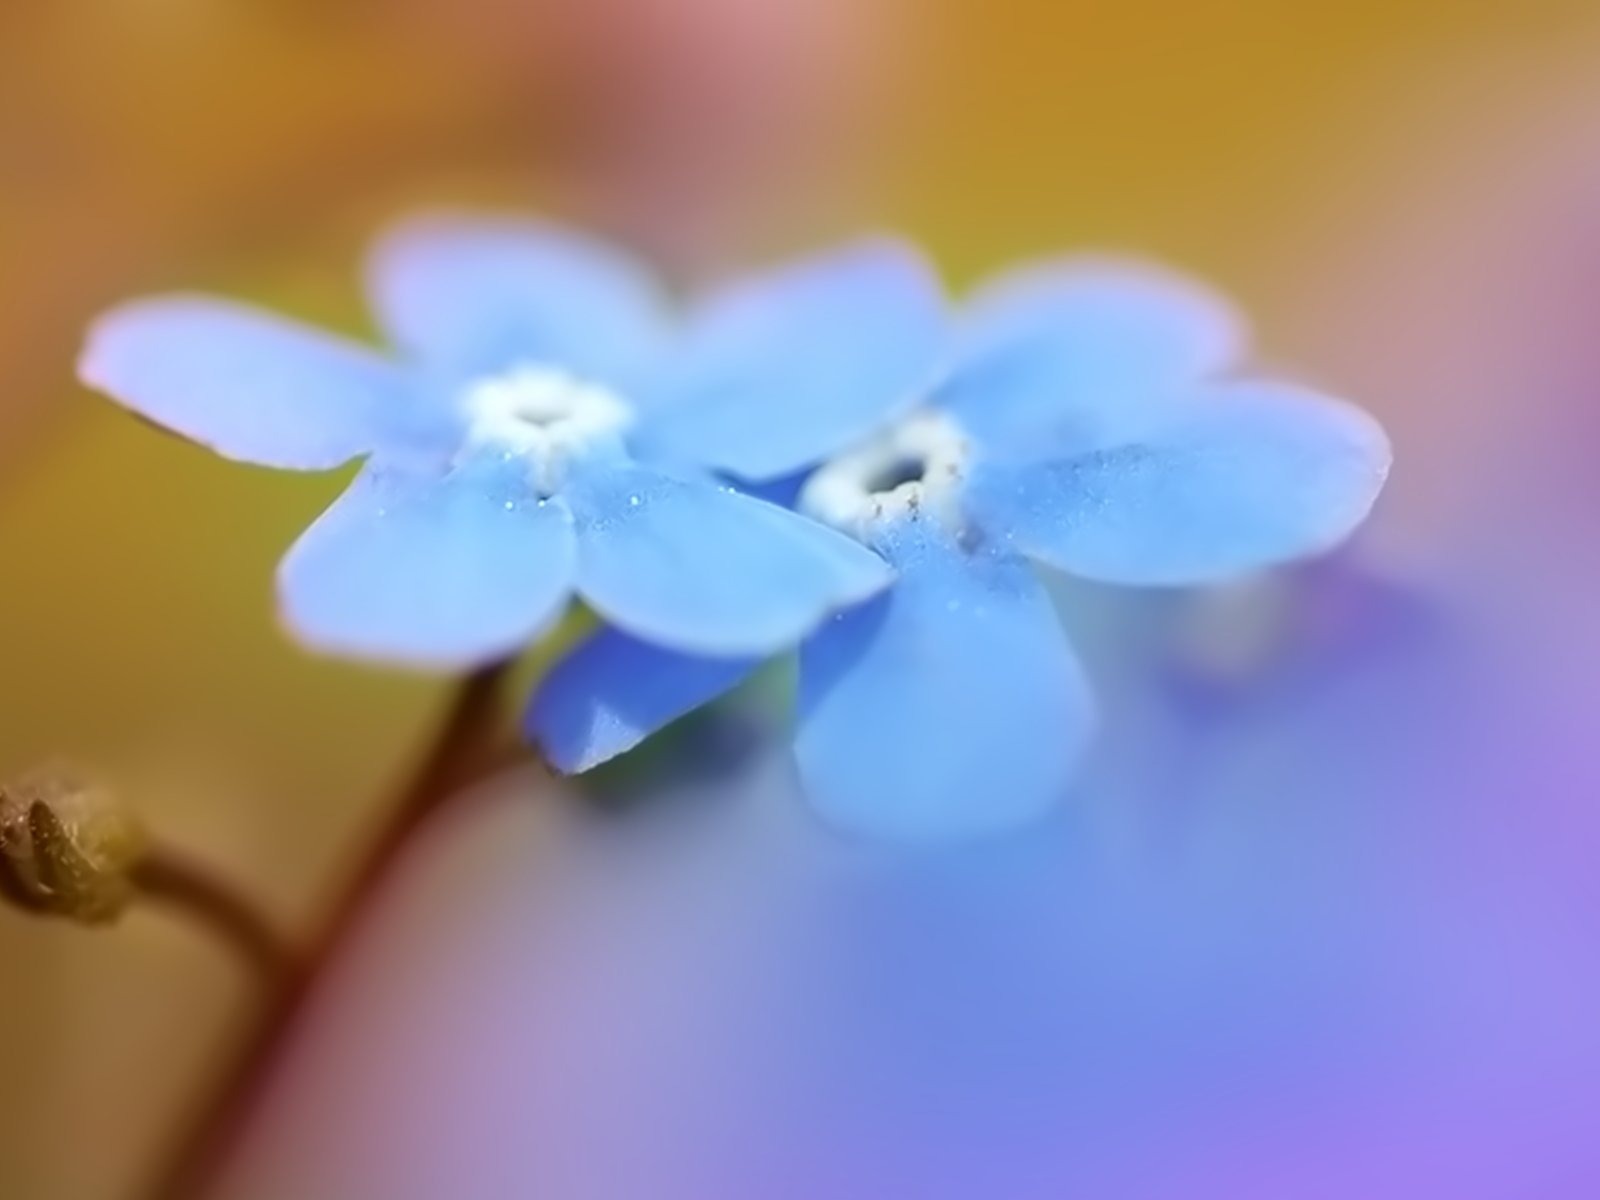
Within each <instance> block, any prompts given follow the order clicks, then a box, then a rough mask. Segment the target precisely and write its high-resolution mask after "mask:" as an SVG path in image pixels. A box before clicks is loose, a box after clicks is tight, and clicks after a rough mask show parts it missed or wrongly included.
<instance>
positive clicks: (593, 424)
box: [461, 365, 633, 495]
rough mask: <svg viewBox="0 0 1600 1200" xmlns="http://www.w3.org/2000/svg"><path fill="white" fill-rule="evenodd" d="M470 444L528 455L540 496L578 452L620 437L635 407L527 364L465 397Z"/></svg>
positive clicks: (485, 382)
mask: <svg viewBox="0 0 1600 1200" xmlns="http://www.w3.org/2000/svg"><path fill="white" fill-rule="evenodd" d="M461 410H462V413H463V415H464V416H465V418H466V423H467V432H466V444H467V447H468V449H471V450H479V449H484V448H492V449H496V450H499V451H500V452H501V453H502V454H503V455H504V456H505V457H506V458H507V459H511V458H525V459H526V460H527V462H528V469H529V474H530V477H531V478H532V480H533V483H534V486H535V488H536V489H537V490H538V491H539V493H540V494H541V495H550V494H551V493H553V492H554V491H556V490H557V489H558V488H559V487H560V485H561V477H562V475H563V473H564V469H565V466H566V463H567V462H568V461H569V460H570V459H571V458H573V457H575V456H576V455H578V454H580V453H583V452H586V451H592V450H597V449H604V448H606V447H607V446H608V445H614V444H616V443H617V442H619V441H620V439H621V437H622V435H623V434H624V433H625V432H626V431H627V429H628V427H629V426H630V425H631V424H632V423H633V410H632V408H630V407H629V405H628V403H627V402H626V401H625V400H623V399H622V398H621V397H620V396H617V395H616V394H615V393H613V392H610V391H607V390H606V389H605V388H603V387H600V386H598V385H596V384H592V383H589V382H587V381H585V380H582V379H578V378H576V377H575V376H572V375H568V374H567V373H566V372H564V371H559V370H556V369H553V368H550V367H541V366H535V365H527V366H520V367H516V368H514V369H512V370H510V371H508V372H506V373H505V374H503V375H495V376H492V377H490V378H487V379H482V380H479V381H478V382H476V383H474V384H473V385H472V386H471V387H469V388H468V389H467V390H466V391H465V392H464V393H463V394H462V397H461Z"/></svg>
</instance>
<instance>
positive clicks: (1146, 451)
mask: <svg viewBox="0 0 1600 1200" xmlns="http://www.w3.org/2000/svg"><path fill="white" fill-rule="evenodd" d="M896 261H899V260H897V259H896V258H895V256H892V255H889V254H887V253H886V251H885V250H884V248H883V247H882V246H880V247H879V248H878V250H877V252H876V255H875V256H872V255H869V256H866V257H863V256H862V254H861V252H860V251H859V250H854V251H850V252H847V253H845V254H843V255H841V256H838V257H835V258H832V259H823V260H820V261H818V262H814V263H810V264H807V265H805V266H802V267H800V268H796V269H791V270H790V271H787V272H783V273H780V274H779V275H778V276H776V277H774V278H771V279H768V280H765V281H756V282H753V283H750V284H746V285H745V286H744V287H743V288H742V289H741V290H740V291H739V293H737V295H736V296H735V297H734V298H732V299H730V300H728V301H725V304H726V305H728V306H729V308H728V311H731V312H733V313H735V314H736V318H733V319H730V320H729V321H728V322H727V324H726V326H725V327H724V332H725V336H727V337H729V338H734V337H737V342H738V345H739V346H740V347H741V349H742V351H743V353H744V355H745V359H744V361H745V362H747V363H749V364H756V365H755V366H752V367H749V368H748V369H747V370H746V371H745V372H744V373H743V374H742V375H741V377H740V386H738V387H737V388H731V387H730V388H728V389H726V390H722V391H716V392H712V393H710V394H707V393H704V392H697V391H696V390H695V389H693V388H688V389H686V390H685V394H684V395H683V396H682V397H681V398H679V399H678V400H677V401H676V402H673V401H672V400H671V399H670V398H669V400H667V401H665V402H663V404H662V407H661V408H660V410H659V412H660V414H661V416H662V418H663V419H665V418H668V417H670V419H671V424H670V430H663V431H662V432H660V433H654V432H652V433H651V434H650V436H651V438H652V440H653V441H654V443H655V444H657V445H658V446H664V447H667V448H670V449H672V450H675V451H676V452H677V453H678V454H680V455H681V456H682V457H684V458H686V459H687V458H695V459H696V461H699V462H701V463H702V464H704V465H707V466H711V467H715V468H718V469H720V470H722V471H724V472H726V473H729V474H731V475H733V476H735V477H738V478H740V479H741V480H743V481H745V482H748V483H765V482H770V481H774V480H781V479H784V478H785V477H788V476H790V475H792V474H794V473H796V472H800V471H803V470H805V469H807V468H816V469H815V470H814V472H813V473H812V474H811V475H810V477H809V478H808V479H807V480H806V481H805V483H804V486H803V487H802V488H801V489H800V492H799V498H798V501H797V507H798V508H799V510H800V511H801V512H803V513H806V514H808V515H810V516H812V517H814V518H815V519H817V520H819V521H820V522H822V523H823V524H826V525H829V526H831V527H833V528H835V529H837V530H840V531H841V532H844V533H847V534H849V535H850V536H851V537H852V538H854V539H855V540H856V541H858V542H859V543H860V544H861V545H863V546H869V547H871V548H872V549H873V550H875V551H876V552H878V553H879V554H881V555H882V556H883V558H884V559H885V560H886V561H887V562H888V563H889V564H890V565H891V566H892V567H893V569H894V571H895V574H896V582H895V584H894V586H893V587H892V588H891V589H890V590H889V591H888V592H886V593H884V594H882V595H880V596H878V597H876V598H875V599H873V600H872V601H870V602H868V603H865V604H863V605H861V606H860V607H857V608H855V609H853V610H850V611H847V612H843V613H841V614H840V615H838V616H836V617H834V618H833V619H832V620H831V621H830V622H828V623H827V624H825V625H824V626H823V627H821V628H820V629H819V630H817V631H816V632H815V633H813V634H812V635H811V636H810V637H809V638H807V639H806V640H805V641H804V642H803V643H802V644H801V647H800V652H799V687H798V692H799V694H798V717H797V728H796V732H795V742H794V746H795V754H796V757H797V760H798V764H799V767H800V770H801V774H802V776H803V778H804V781H805V783H806V785H807V791H808V794H809V795H810V797H811V799H812V802H813V804H814V805H815V806H816V807H817V808H818V809H819V810H820V811H821V812H822V813H823V814H824V815H825V816H826V817H827V818H829V819H830V820H831V821H832V822H833V823H835V824H837V825H839V826H842V827H845V828H848V829H851V830H856V831H863V832H869V833H874V834H885V835H893V836H899V837H907V838H924V837H943V836H957V835H965V834H971V833H976V832H981V831H989V830H993V829H998V828H1003V827H1008V826H1012V825H1015V824H1018V823H1020V822H1023V821H1026V820H1028V819H1031V818H1034V817H1036V816H1038V815H1039V814H1041V813H1042V812H1043V811H1045V810H1046V809H1048V808H1049V807H1050V806H1052V805H1053V804H1055V803H1056V802H1057V801H1059V800H1060V799H1061V798H1062V797H1063V796H1064V794H1065V793H1066V792H1067V790H1068V788H1069V785H1070V783H1071V780H1072V778H1073V775H1074V773H1075V771H1076V769H1077V767H1078V764H1079V760H1080V758H1081V756H1082V753H1083V751H1084V749H1085V747H1086V745H1087V742H1088V738H1089V731H1090V729H1091V726H1092V723H1093V721H1092V705H1091V698H1090V691H1089V688H1088V686H1087V684H1086V682H1085V679H1084V675H1083V672H1082V670H1081V669H1080V667H1079V665H1078V661H1077V658H1076V656H1075V655H1074V653H1073V650H1072V647H1071V646H1070V644H1069V642H1068V640H1067V638H1066V636H1065V634H1064V633H1063V631H1062V629H1061V627H1060V625H1059V622H1058V619H1057V616H1056V613H1055V610H1054V608H1053V607H1052V605H1051V603H1050V601H1049V599H1048V597H1047V594H1046V591H1045V589H1044V586H1043V584H1042V583H1041V582H1040V580H1039V579H1038V578H1037V575H1036V568H1038V567H1040V566H1042V567H1046V568H1053V569H1059V570H1062V571H1066V572H1070V573H1072V574H1074V575H1078V576H1082V577H1084V578H1087V579H1091V580H1096V581H1102V582H1107V583H1115V584H1132V585H1161V586H1171V585H1191V584H1200V583H1209V582H1214V581H1221V580H1226V579H1231V578H1236V577H1239V576H1242V575H1245V574H1248V573H1250V572H1254V571H1257V570H1260V569H1262V568H1265V567H1269V566H1272V565H1274V564H1278V563H1282V562H1285V561H1288V560H1291V559H1294V558H1298V557H1301V556H1306V555H1310V554H1315V553H1318V552H1320V551H1323V550H1326V549H1329V548H1330V547H1332V546H1334V545H1335V544H1337V543H1338V542H1339V541H1341V540H1342V539H1343V538H1344V537H1345V536H1346V535H1347V534H1349V533H1350V532H1351V531H1352V530H1353V529H1354V528H1355V527H1356V526H1357V525H1358V524H1359V523H1360V522H1361V520H1362V519H1363V518H1364V517H1365V516H1366V514H1367V513H1368V511H1369V509H1370V508H1371V506H1372V503H1373V501H1374V500H1375V498H1376V496H1377V494H1378V492H1379V490H1380V488H1381V487H1382V484H1383V481H1384V478H1385V476H1386V474H1387V471H1388V465H1389V446H1388V442H1387V439H1386V438H1385V436H1384V434H1383V431H1382V429H1381V428H1380V427H1379V426H1378V425H1377V424H1376V423H1375V422H1374V421H1373V420H1372V419H1371V418H1370V417H1368V416H1367V415H1366V414H1364V413H1363V412H1361V411H1360V410H1358V409H1356V408H1353V407H1351V406H1349V405H1347V404H1345V403H1343V402H1341V401H1337V400H1333V399H1330V398H1327V397H1324V396H1321V395H1318V394H1315V393H1313V392H1311V391H1309V390H1307V389H1304V388H1301V387H1298V386H1295V385H1291V384H1286V383H1281V382H1273V381H1270V380H1264V379H1260V378H1256V377H1252V376H1249V375H1247V374H1245V373H1244V371H1243V369H1242V368H1243V364H1244V363H1245V362H1246V358H1247V352H1248V338H1247V335H1246V332H1245V328H1244V324H1243V322H1242V321H1241V320H1240V319H1239V317H1238V316H1237V315H1236V314H1235V313H1234V311H1233V310H1232V309H1231V308H1230V307H1229V306H1228V305H1227V304H1225V303H1224V302H1223V301H1221V300H1220V299H1218V298H1216V297H1214V296H1213V295H1211V294H1210V293H1208V292H1206V291H1205V290H1203V289H1201V288H1199V287H1197V286H1196V285H1194V284H1192V283H1190V282H1188V281H1185V280H1183V279H1180V278H1177V277H1175V276H1172V275H1169V274H1167V273H1166V272H1163V271H1161V270H1159V269H1157V268H1154V267H1150V266H1144V265H1140V264H1135V263H1126V262H1118V261H1110V260H1087V259H1085V260H1069V261H1065V262H1059V263H1054V264H1051V265H1048V266H1044V267H1035V268H1030V269H1027V270H1024V271H1020V272H1016V273H1013V274H1010V275H1008V276H1005V277H1002V278H1001V279H1000V280H999V281H998V282H996V283H993V284H991V285H989V286H988V287H986V288H984V289H982V290H981V291H980V292H979V293H978V294H977V295H976V297H975V298H974V299H973V300H972V302H971V303H970V304H969V305H968V306H967V308H966V310H965V311H964V312H963V313H961V314H959V315H957V316H951V317H949V318H947V320H946V326H945V334H944V336H943V338H942V339H941V340H940V343H939V344H938V345H937V346H930V347H928V348H927V355H926V357H925V358H924V360H923V361H922V364H921V369H920V372H919V373H918V374H917V376H916V377H915V386H913V387H910V388H907V387H906V386H904V385H905V382H906V375H905V372H904V370H903V369H899V370H894V371H887V370H885V371H882V372H881V374H879V375H877V376H875V374H874V372H875V370H876V369H877V368H880V367H881V366H882V364H883V362H884V361H885V357H887V358H888V359H894V358H895V354H896V351H897V349H898V347H899V346H900V345H901V342H902V339H901V338H900V336H899V331H900V330H901V329H902V327H904V326H906V325H907V324H908V323H909V320H908V318H907V316H906V314H907V313H913V312H915V313H921V312H925V311H926V310H927V309H928V308H929V307H930V306H933V305H938V304H940V303H941V301H940V298H939V293H938V289H937V284H936V283H935V282H934V280H933V279H932V277H931V275H925V276H924V277H923V279H922V282H921V283H920V284H919V285H918V287H917V288H916V289H911V288H902V289H901V290H900V291H899V292H898V293H896V292H895V290H894V289H892V288H890V287H888V286H886V285H885V283H884V281H885V280H886V279H887V278H889V277H890V276H892V275H894V274H895V272H894V270H892V269H891V266H890V264H892V263H894V262H896ZM900 278H901V280H902V283H903V282H904V279H905V277H904V275H901V276H900ZM874 280H876V283H874V282H873V281H874ZM913 292H916V293H917V294H913ZM797 295H803V296H804V297H805V300H804V302H803V303H797V301H796V297H797ZM861 295H870V296H872V297H873V298H874V301H873V305H872V307H871V308H870V310H867V309H865V308H864V305H863V303H862V302H861V301H860V299H859V298H858V297H859V296H861ZM841 324H850V325H857V329H856V337H855V340H854V342H852V339H851V337H849V336H848V335H847V334H846V333H842V332H841V331H840V329H839V326H840V325H841ZM715 340H716V339H712V341H713V344H714V343H715ZM818 345H823V346H827V347H829V350H828V353H827V354H826V355H824V356H823V358H824V361H823V362H822V363H821V364H819V363H817V362H814V361H812V355H813V350H812V347H814V346H818ZM851 354H854V355H855V356H856V358H855V360H854V361H852V360H851V359H850V357H849V356H850V355H851ZM724 361H728V360H727V359H725V360H724ZM763 373H764V374H765V376H766V379H767V383H766V385H765V386H763V385H761V384H760V383H759V382H758V381H757V380H756V379H755V378H753V376H756V375H760V374H763ZM869 379H871V380H873V381H874V382H875V383H876V384H878V385H879V386H877V387H876V390H869V389H868V388H866V387H864V386H862V387H854V388H851V387H844V386H840V385H841V384H843V383H844V382H846V381H850V382H858V383H859V382H861V381H864V380H869ZM646 424H647V426H648V424H649V423H648V422H647V423H646ZM819 464H820V465H819ZM758 662H759V659H757V658H755V657H749V658H744V659H733V658H726V657H724V658H715V659H707V658H690V657H685V656H682V655H678V654H675V653H669V652H666V651H663V650H661V649H660V648H655V647H649V646H644V645H642V644H640V643H639V642H637V641H636V640H635V639H632V638H630V637H628V636H627V635H626V633H625V632H619V631H614V630H612V631H606V632H602V633H601V634H600V635H598V636H597V637H596V638H594V639H593V640H592V641H591V642H589V643H588V644H586V645H585V646H583V647H580V648H579V649H578V650H577V651H576V652H575V653H573V654H572V655H571V656H570V657H568V658H567V659H566V660H565V661H563V662H562V663H560V664H558V665H557V667H556V668H555V669H554V670H553V671H552V672H551V673H550V675H549V676H548V677H547V678H546V680H545V681H544V683H543V684H542V686H541V688H540V689H539V691H538V693H537V694H536V695H535V697H534V701H533V704H532V707H531V709H530V711H529V716H528V729H529V731H530V734H531V736H532V737H534V738H535V739H536V740H537V741H538V742H539V743H540V744H541V745H542V747H543V748H544V750H545V752H546V754H547V755H548V757H549V758H550V760H551V761H552V762H553V763H554V764H555V765H556V766H558V767H559V768H561V769H563V770H567V771H582V770H586V769H588V768H590V767H592V766H595V765H597V764H599V763H600V762H603V761H605V760H606V759H608V758H610V757H612V756H614V755H616V754H618V753H621V752H622V751H624V750H626V749H628V748H630V747H631V746H633V745H634V744H636V743H637V742H638V741H640V740H641V739H642V738H644V737H645V736H647V735H649V734H650V733H652V732H653V731H655V730H657V729H659V728H660V727H661V726H663V725H664V724H666V723H667V722H669V721H671V720H673V719H675V718H677V717H679V716H682V715H683V714H685V713H687V712H689V711H690V710H692V709H694V708H696V707H698V706H699V705H701V704H703V703H705V702H707V701H708V700H710V699H712V698H714V697H715V696H717V695H718V694H720V693H721V692H723V691H726V690H727V689H729V688H731V687H733V686H734V685H736V684H737V683H738V682H739V681H740V680H742V679H743V678H744V677H745V676H746V675H748V674H749V672H750V671H751V670H753V669H754V667H755V666H756V665H757V663H758Z"/></svg>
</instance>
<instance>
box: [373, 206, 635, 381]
mask: <svg viewBox="0 0 1600 1200" xmlns="http://www.w3.org/2000/svg"><path fill="white" fill-rule="evenodd" d="M368 287H369V290H370V292H371V295H372V302H373V305H374V307H375V309H376V311H377V314H378V318H379V320H380V322H381V323H382V325H383V327H384V328H385V329H386V330H387V331H388V333H389V336H390V337H391V338H392V339H393V340H394V342H395V343H396V344H397V345H399V346H401V347H402V348H404V349H405V350H407V351H408V352H410V353H411V354H414V355H416V356H417V357H418V358H420V359H422V360H423V361H425V362H427V363H429V364H432V365H434V366H437V367H439V368H440V369H441V370H443V371H445V372H447V373H450V374H453V375H457V376H465V375H473V374H481V373H486V372H491V371H498V370H504V369H506V368H508V367H511V366H515V365H517V364H519V363H537V364H543V365H548V366H556V367H563V368H565V369H567V370H569V371H572V372H573V373H575V374H579V375H582V376H584V377H586V378H588V379H592V380H594V381H596V382H601V383H606V384H610V385H613V386H619V385H621V384H624V383H625V382H626V381H627V379H628V376H629V374H630V372H631V371H632V370H633V369H634V368H635V366H636V364H637V363H638V362H639V361H640V360H641V359H642V358H644V357H646V356H648V355H650V354H652V353H654V352H655V351H656V348H657V343H658V339H659V338H660V336H661V333H662V329H663V318H662V312H663V307H662V300H661V297H660V295H659V293H658V292H657V290H656V286H655V283H654V281H653V280H652V279H651V278H650V276H649V275H648V274H647V273H646V272H645V271H644V270H643V268H642V267H640V266H639V265H638V264H637V263H635V262H633V261H632V260H631V259H629V258H628V257H627V256H626V255H624V254H622V253H621V252H620V251H618V250H615V249H613V248H611V247H609V246H607V245H605V244H604V243H603V242H600V241H598V240H597V239H594V238H591V237H589V236H586V235H584V234H582V233H579V232H577V231H575V230H569V229H563V228H561V227H560V226H558V225H553V224H546V223H543V222H539V221H532V220H526V219H522V218H509V217H490V216H481V215H480V216H468V215H464V214H458V215H448V214H432V215H424V216H417V217H412V218H409V219H407V220H404V221H401V222H400V223H399V224H397V225H395V226H394V227H393V228H391V229H390V230H389V231H388V232H387V233H385V234H384V235H383V236H382V237H381V238H380V239H379V240H378V243H377V245H376V246H375V247H374V248H373V251H372V254H371V258H370V261H369V265H368Z"/></svg>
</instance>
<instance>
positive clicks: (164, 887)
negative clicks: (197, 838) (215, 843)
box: [130, 846, 294, 988]
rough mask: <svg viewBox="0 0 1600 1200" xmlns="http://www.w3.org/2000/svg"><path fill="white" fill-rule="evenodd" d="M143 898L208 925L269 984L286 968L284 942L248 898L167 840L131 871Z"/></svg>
mask: <svg viewBox="0 0 1600 1200" xmlns="http://www.w3.org/2000/svg"><path fill="white" fill-rule="evenodd" d="M130 875H131V879H132V882H133V886H134V887H135V888H136V889H137V890H138V892H139V895H140V897H141V898H143V899H144V900H146V901H152V902H155V903H158V904H166V905H169V906H171V907H173V908H175V909H177V910H179V911H180V912H182V913H183V914H185V915H186V916H188V917H191V918H192V919H194V920H196V921H199V922H201V923H202V924H205V925H208V926H210V927H211V929H212V930H213V931H214V932H216V933H217V934H218V935H219V936H220V937H221V938H222V940H223V941H224V942H226V943H227V944H228V945H230V946H232V947H233V948H234V949H235V950H236V951H238V953H239V954H240V956H241V957H242V958H243V959H244V960H245V962H246V963H247V964H248V965H249V966H250V967H251V969H252V970H254V971H256V972H257V973H258V974H259V975H260V976H261V978H262V979H263V981H265V982H266V983H267V985H268V986H270V987H273V988H276V987H278V986H279V985H280V982H281V981H282V980H283V979H284V978H286V977H287V976H288V974H289V971H290V968H291V965H292V964H293V962H294V955H293V954H292V952H291V951H290V949H289V946H288V943H287V942H285V941H284V939H283V938H282V937H281V936H280V935H279V933H278V931H277V930H276V929H274V928H273V926H272V923H271V922H270V921H268V920H267V919H266V917H264V916H263V915H262V913H261V911H260V909H258V908H257V907H256V906H255V905H254V904H253V903H251V901H250V900H249V899H248V898H247V897H246V896H244V895H243V894H242V893H240V892H239V891H237V890H236V889H235V888H234V887H233V886H232V885H231V884H229V883H228V882H227V881H226V880H224V879H223V878H222V877H221V876H219V875H216V874H214V873H213V872H211V871H210V870H208V869H207V868H206V867H204V866H202V865H201V864H200V863H198V862H196V861H194V860H193V859H191V858H189V857H188V856H187V855H185V854H183V853H182V852H180V851H176V850H173V849H171V848H170V847H166V846H157V847H154V848H152V849H150V850H147V851H146V852H145V854H144V857H143V858H141V859H140V860H139V862H138V864H137V865H135V866H134V868H133V870H132V872H131V873H130Z"/></svg>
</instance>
